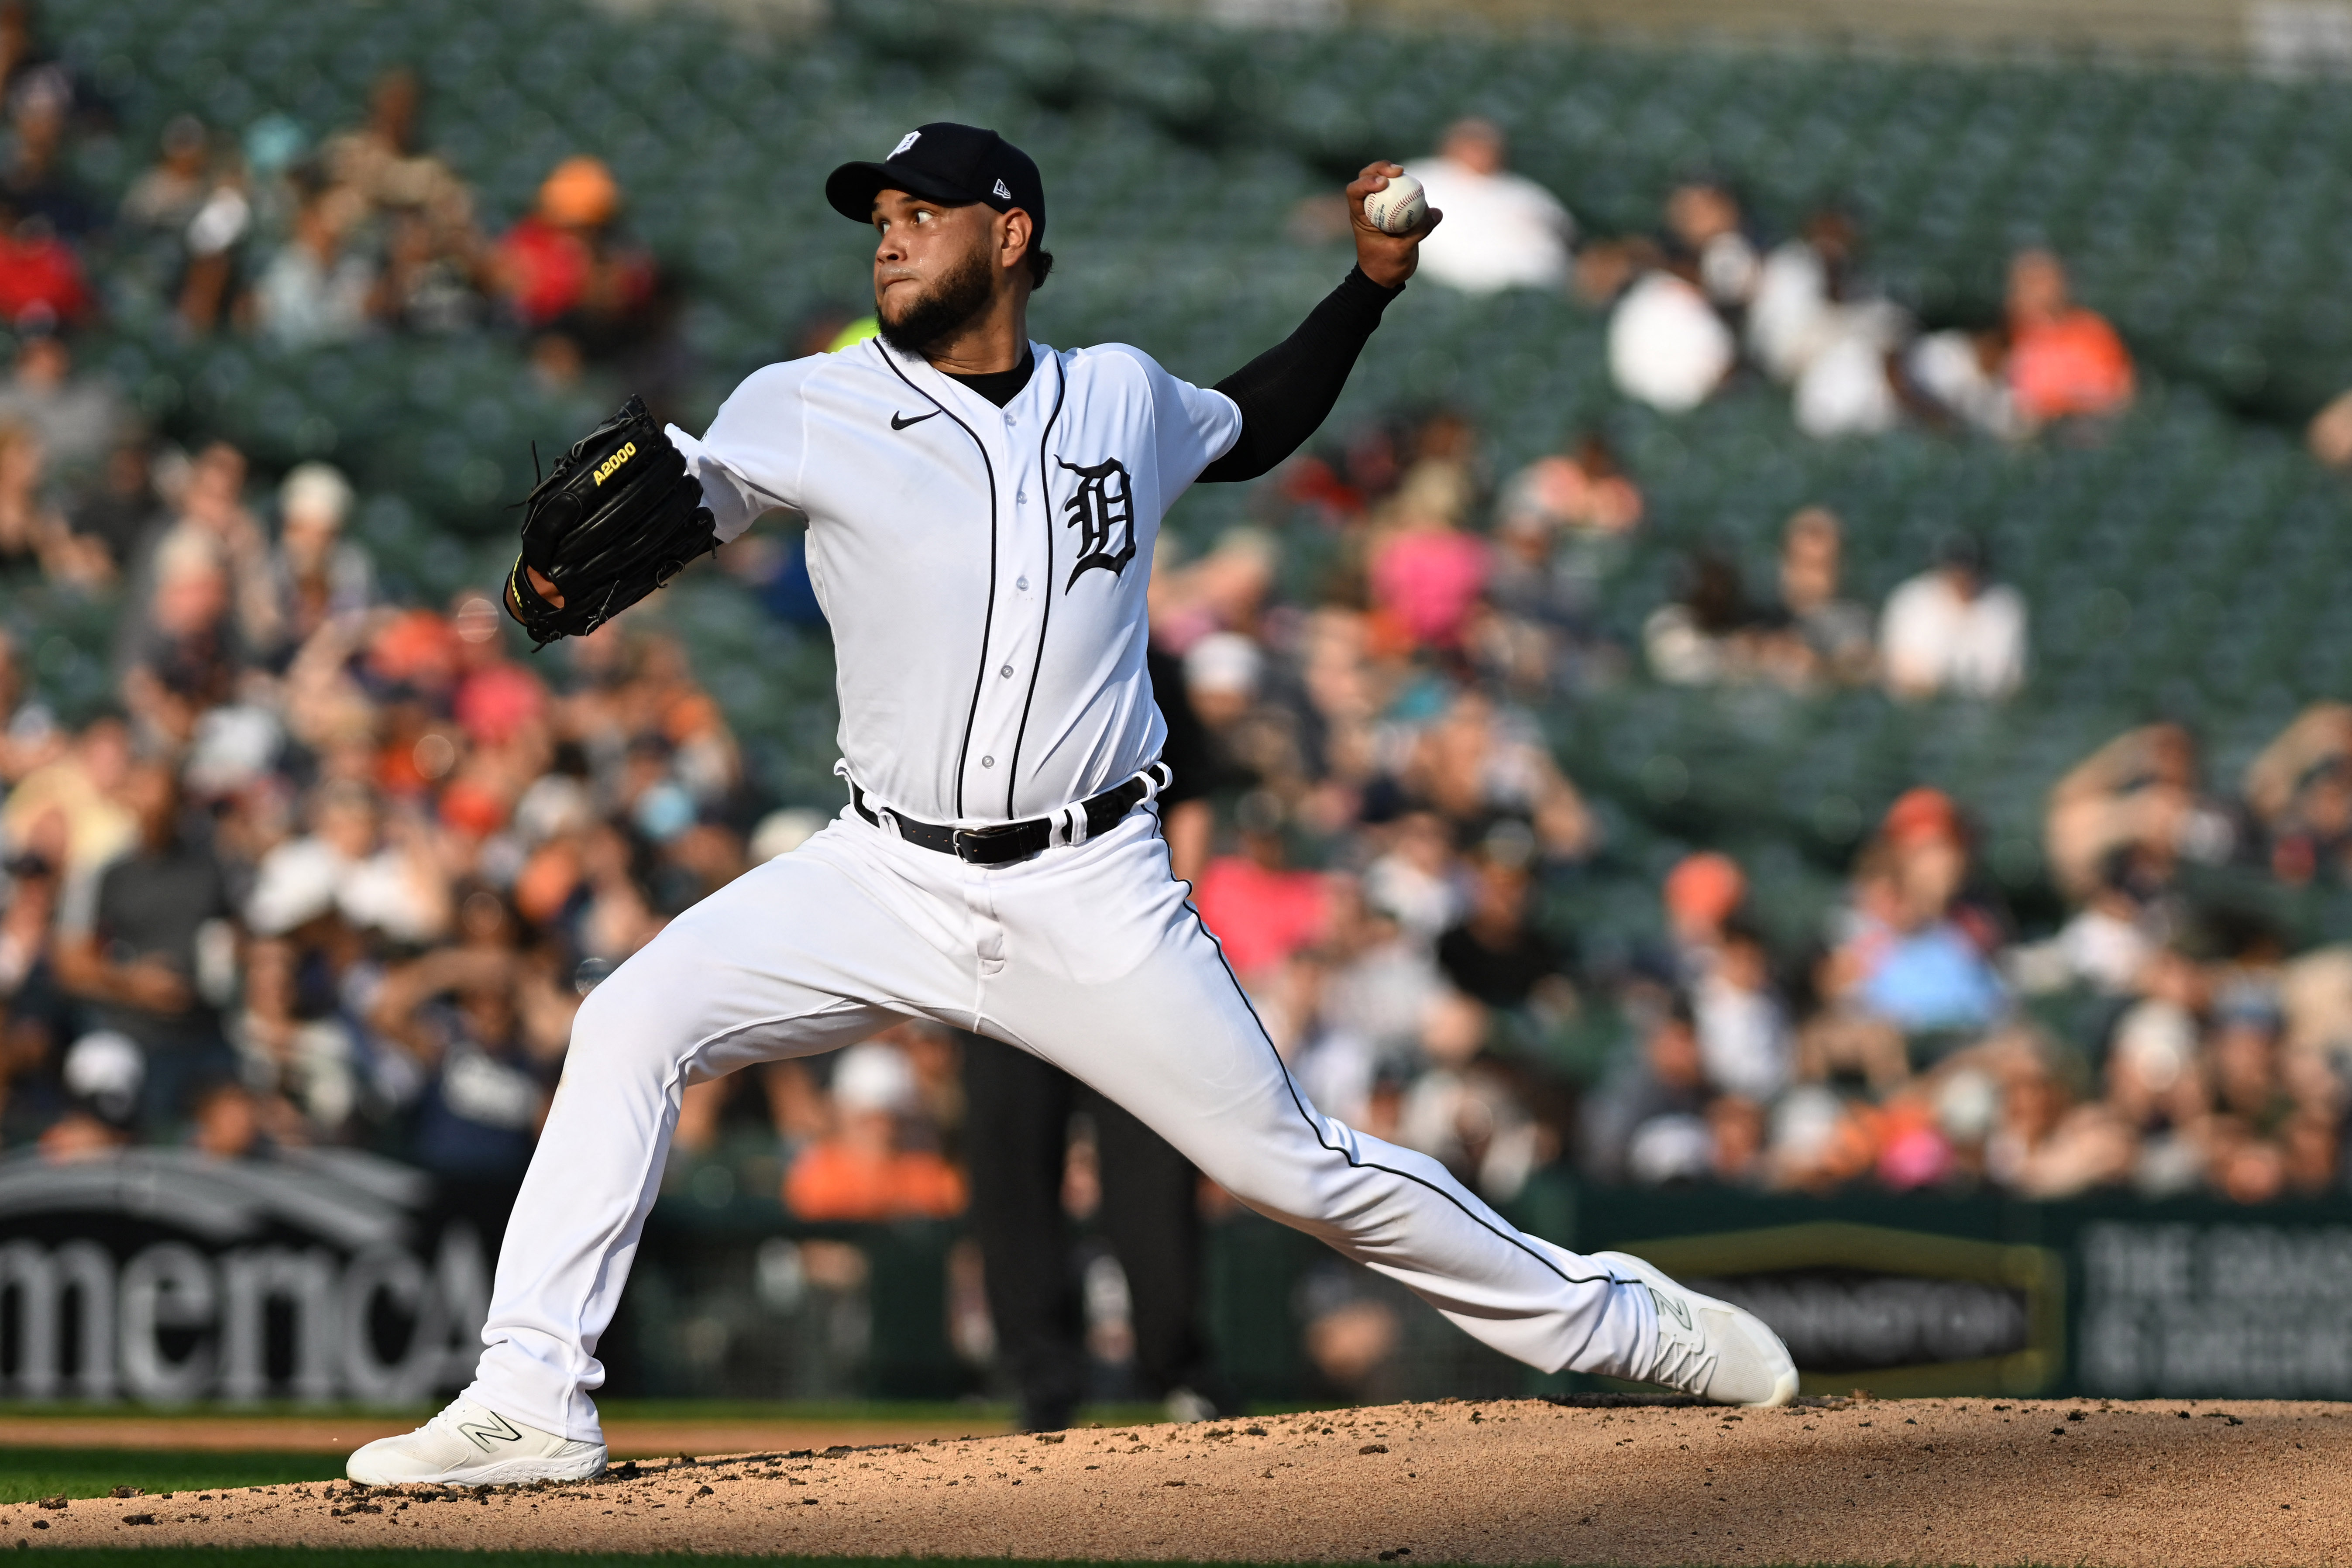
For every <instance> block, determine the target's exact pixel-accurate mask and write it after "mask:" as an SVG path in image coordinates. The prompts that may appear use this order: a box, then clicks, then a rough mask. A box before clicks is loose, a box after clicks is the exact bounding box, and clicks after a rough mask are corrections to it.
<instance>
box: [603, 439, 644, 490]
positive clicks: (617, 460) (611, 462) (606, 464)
mask: <svg viewBox="0 0 2352 1568" xmlns="http://www.w3.org/2000/svg"><path fill="white" fill-rule="evenodd" d="M636 455H637V444H636V443H635V441H632V442H630V443H629V444H628V445H627V446H625V447H622V448H621V449H620V450H619V451H617V452H615V453H614V454H613V455H612V456H611V457H609V458H605V459H604V461H603V462H601V463H599V464H597V465H596V482H597V483H598V484H600V485H601V484H603V483H604V481H605V480H606V479H611V478H612V477H613V470H614V469H615V468H619V467H620V466H621V465H622V464H623V463H625V462H627V461H628V460H629V459H630V458H634V457H635V456H636Z"/></svg>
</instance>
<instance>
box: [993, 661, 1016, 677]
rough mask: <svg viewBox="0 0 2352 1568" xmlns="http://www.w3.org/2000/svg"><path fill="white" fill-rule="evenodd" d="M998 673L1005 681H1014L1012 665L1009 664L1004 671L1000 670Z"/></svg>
mask: <svg viewBox="0 0 2352 1568" xmlns="http://www.w3.org/2000/svg"><path fill="white" fill-rule="evenodd" d="M996 673H997V674H999V675H1001V676H1003V677H1004V679H1007V680H1010V679H1013V667H1012V666H1011V665H1009V664H1008V665H1006V666H1005V667H1004V668H1003V669H1000V670H998V671H997V672H996Z"/></svg>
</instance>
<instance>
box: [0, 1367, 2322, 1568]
mask: <svg viewBox="0 0 2352 1568" xmlns="http://www.w3.org/2000/svg"><path fill="white" fill-rule="evenodd" d="M44 1527H46V1528H44ZM20 1539H22V1540H28V1541H30V1542H33V1543H34V1544H37V1545H42V1546H49V1545H58V1546H64V1545H101V1544H103V1545H131V1544H138V1545H150V1544H152V1545H163V1544H165V1543H167V1542H205V1543H216V1544H239V1545H244V1544H253V1545H267V1544H294V1543H300V1544H304V1545H313V1546H443V1547H530V1548H539V1549H547V1550H559V1551H581V1550H596V1551H606V1552H612V1551H672V1552H676V1551H704V1552H806V1553H812V1554H825V1555H833V1554H842V1555H849V1554H877V1555H898V1554H900V1553H914V1554H919V1555H935V1556H953V1557H988V1556H999V1555H1003V1556H1011V1557H1016V1558H1161V1559H1165V1558H1234V1559H1255V1560H1259V1561H1274V1560H1296V1561H1314V1560H1327V1561H1363V1560H1365V1559H1378V1560H1380V1561H1383V1562H1391V1563H1528V1562H1551V1563H1559V1562H1567V1563H1713V1564H1725V1563H1789V1562H1805V1563H1853V1562H1870V1563H2021V1562H2054V1561H2064V1562H2069V1563H2146V1564H2151V1565H2166V1568H2169V1565H2172V1564H2181V1565H2184V1568H2189V1565H2196V1568H2202V1565H2204V1564H2210V1563H2352V1406H2344V1405H2285V1404H2263V1403H2255V1402H2236V1401H2228V1402H2212V1401H2207V1402H2203V1403H2182V1402H2152V1403H2137V1404H2111V1403H2105V1402H2101V1401H2095V1400H2092V1401H2083V1402H2079V1403H2076V1402H2061V1403H2054V1404H2053V1403H2050V1402H2047V1401H2036V1402H2031V1403H2022V1404H2021V1403H2016V1402H2013V1401H1992V1400H1976V1399H1971V1400H1916V1401H1908V1402H1904V1401H1893V1400H1885V1401H1881V1400H1863V1401H1847V1400H1832V1401H1812V1402H1809V1403H1807V1404H1805V1405H1799V1406H1797V1407H1794V1408H1791V1409H1788V1410H1770V1411H1722V1410H1714V1409H1707V1408H1702V1407H1698V1406H1695V1405H1687V1404H1679V1403H1666V1402H1650V1403H1629V1402H1623V1401H1588V1402H1582V1403H1580V1404H1577V1405H1551V1404H1544V1403H1538V1402H1529V1401H1514V1402H1507V1403H1500V1404H1471V1403H1462V1402H1454V1401H1449V1402H1446V1403H1444V1404H1438V1405H1388V1406H1384V1407H1381V1408H1377V1409H1366V1410H1346V1411H1332V1412H1328V1413H1326V1414H1323V1415H1287V1416H1279V1417H1269V1418H1266V1419H1263V1420H1258V1421H1227V1422H1220V1423H1217V1424H1215V1425H1212V1426H1132V1427H1120V1428H1089V1429H1084V1430H1079V1431H1073V1432H1068V1433H1062V1434H1055V1435H1053V1436H1043V1437H1038V1436H1019V1437H988V1438H974V1439H962V1440H958V1439H935V1440H932V1441H929V1442H925V1443H917V1444H900V1445H897V1446H893V1447H879V1448H856V1449H852V1448H835V1449H833V1450H830V1451H828V1452H826V1453H823V1454H812V1453H806V1452H802V1453H792V1454H762V1455H750V1456H743V1457H740V1458H731V1459H713V1458H699V1459H683V1458H681V1459H677V1460H663V1461H651V1462H644V1461H641V1462H639V1463H637V1464H635V1465H625V1466H622V1467H620V1468H617V1469H616V1470H614V1472H613V1473H612V1474H610V1475H608V1476H606V1477H605V1478H604V1479H602V1480H598V1481H593V1482H587V1483H583V1484H579V1485H572V1486H562V1487H545V1488H538V1489H531V1488H522V1489H509V1490H503V1491H495V1492H479V1493H475V1492H453V1491H448V1490H442V1489H434V1490H426V1489H405V1490H386V1489H376V1490H370V1489H365V1488H354V1487H352V1486H350V1485H349V1484H347V1483H343V1482H337V1483H334V1484H333V1485H331V1486H324V1487H319V1486H281V1487H262V1488H257V1489H252V1490H249V1491H231V1492H215V1493H210V1494H204V1495H199V1494H194V1493H188V1492H183V1493H180V1494H178V1495H177V1496H151V1497H139V1498H131V1499H105V1500H91V1501H84V1500H76V1501H74V1502H72V1503H69V1504H68V1505H66V1506H64V1507H62V1508H59V1507H55V1506H51V1507H46V1508H45V1507H42V1506H40V1505H38V1504H30V1503H26V1504H17V1505H14V1506H11V1507H7V1508H5V1509H0V1542H11V1543H13V1542H15V1541H17V1540H20Z"/></svg>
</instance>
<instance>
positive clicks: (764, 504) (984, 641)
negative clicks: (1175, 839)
mask: <svg viewBox="0 0 2352 1568" xmlns="http://www.w3.org/2000/svg"><path fill="white" fill-rule="evenodd" d="M1030 348H1031V350H1032V352H1033V353H1034V354H1035V355H1036V371H1035V373H1034V374H1032V375H1031V377H1030V378H1029V384H1028V385H1027V386H1026V387H1025V388H1024V389H1023V391H1022V393H1021V395H1019V396H1017V397H1015V398H1014V399H1013V401H1012V402H1011V403H1010V404H1008V405H1005V406H1004V407H1003V408H998V407H997V406H996V405H993V404H992V403H990V402H989V401H988V400H987V399H986V398H984V397H982V396H981V395H979V394H978V393H976V392H973V391H972V390H971V388H969V387H966V386H964V385H963V384H961V383H959V382H957V381H956V380H955V379H954V378H953V377H951V376H948V375H944V374H940V372H939V371H937V370H934V369H933V368H932V367H931V366H930V364H929V363H928V362H926V361H924V360H923V359H921V358H919V357H918V356H914V355H908V354H902V353H898V352H896V351H894V350H893V349H891V348H890V347H889V346H888V345H887V344H885V343H884V342H882V341H881V340H879V339H878V338H877V339H874V340H871V341H869V342H864V343H860V344H858V345H857V346H856V347H855V348H849V349H844V350H842V351H841V352H840V353H833V354H818V355H814V356H813V357H811V358H808V359H802V360H793V361H792V362H790V363H784V364H773V365H770V366H768V367H767V368H766V369H764V370H761V371H757V372H755V373H753V374H751V376H750V377H749V378H747V379H746V380H745V381H744V382H743V384H742V385H740V386H739V387H737V388H736V389H735V393H734V395H733V396H731V397H730V398H729V399H728V400H727V402H726V404H725V405H724V406H722V407H721V408H720V409H719V416H718V417H717V418H716V419H714V420H712V421H711V425H710V430H709V434H708V435H706V436H704V437H702V439H700V440H696V439H695V438H694V437H690V436H688V435H687V434H686V433H685V432H683V431H681V430H679V429H677V427H675V426H672V427H671V429H670V431H669V436H670V439H672V440H673V441H675V442H677V446H678V449H679V450H680V451H682V452H684V453H685V454H686V459H687V463H688V468H689V469H690V471H691V472H693V473H694V475H695V476H696V477H697V478H698V479H700V480H701V482H702V489H703V495H704V497H705V498H706V500H707V501H708V503H709V507H710V510H711V512H712V515H713V516H714V517H715V518H716V519H717V521H718V525H719V538H720V539H722V540H727V539H732V538H734V537H735V536H736V535H738V534H740V533H741V532H742V531H743V530H744V529H745V528H747V527H749V526H750V525H751V521H752V520H753V519H754V518H756V517H758V516H759V515H760V514H761V512H763V511H766V510H770V509H771V508H773V507H779V506H783V507H792V508H793V509H795V510H799V511H802V512H804V513H805V514H807V517H808V520H809V531H808V564H809V579H810V581H811V583H812V584H814V587H815V589H816V595H817V602H818V603H819V604H820V605H823V606H824V614H825V618H826V619H827V620H828V621H830V622H831V623H832V626H833V637H834V647H835V661H836V666H837V669H838V675H837V678H836V679H837V681H838V689H839V693H840V700H841V731H840V744H841V752H842V756H843V758H844V759H845V762H846V763H847V765H848V771H849V773H850V776H851V777H852V778H854V779H856V782H857V784H859V785H860V787H862V788H863V789H864V790H865V791H866V794H867V795H869V796H871V797H873V799H874V801H875V803H876V804H877V805H887V806H890V807H893V808H895V809H897V810H898V811H901V812H904V813H906V814H907V815H908V816H914V817H918V818H920V819H922V820H925V821H929V822H943V823H952V824H957V825H960V826H982V825H985V824H989V823H996V822H1005V821H1012V820H1016V819H1019V818H1024V817H1032V816H1044V815H1045V814H1046V813H1047V812H1050V811H1053V810H1055V808H1057V807H1059V806H1062V805H1067V804H1069V803H1070V802H1072V801H1077V800H1083V799H1085V798H1086V797H1087V796H1088V795H1096V794H1098V793H1099V792H1101V791H1103V790H1106V789H1108V788H1110V787H1112V786H1113V785H1116V784H1119V783H1121V782H1123V781H1124V780H1126V779H1127V778H1129V777H1130V776H1132V775H1133V774H1134V773H1136V772H1137V771H1138V770H1139V769H1140V768H1142V767H1144V766H1146V765H1147V764H1149V763H1150V762H1151V760H1152V759H1153V758H1154V757H1156V756H1158V755H1159V752H1160V742H1162V740H1163V739H1164V738H1165V735H1166V731H1165V727H1164V725H1163V724H1162V722H1161V721H1160V710H1159V708H1158V707H1157V706H1156V705H1155V704H1154V703H1153V701H1152V697H1151V681H1150V676H1149V674H1148V673H1147V672H1146V669H1145V666H1144V644H1145V638H1146V635H1147V634H1146V624H1145V615H1144V591H1145V589H1146V587H1147V585H1148V584H1149V583H1150V575H1151V552H1152V544H1153V542H1154V540H1155V539H1156V538H1157V537H1158V535H1159V531H1160V519H1161V518H1162V517H1164V516H1165V515H1166V514H1167V511H1168V509H1169V508H1170V507H1171V506H1172V505H1174V504H1175V501H1176V498H1177V497H1178V496H1180V495H1181V494H1183V492H1184V489H1185V487H1186V486H1188V485H1190V484H1191V483H1192V480H1193V479H1195V478H1197V477H1198V476H1199V474H1200V472H1201V470H1202V468H1206V467H1207V466H1208V465H1209V464H1210V463H1212V462H1213V461H1215V460H1216V459H1217V458H1220V457H1222V456H1223V455H1224V453H1225V452H1226V451H1227V450H1228V449H1229V448H1231V447H1232V446H1233V444H1234V440H1235V439H1236V438H1237V437H1239V435H1240V433H1241V412H1240V410H1238V409H1237V408H1235V407H1234V404H1233V400H1232V399H1230V398H1228V397H1226V396H1225V395H1223V393H1220V392H1215V391H1211V390H1208V389H1205V388H1202V387H1198V386H1193V385H1191V384H1187V383H1185V382H1181V381H1179V380H1177V379H1176V378H1175V377H1174V376H1172V375H1170V374H1168V373H1167V372H1166V371H1165V370H1162V369H1161V368H1160V365H1159V364H1158V363H1156V362H1154V361H1153V360H1152V359H1151V357H1150V355H1148V354H1146V353H1142V352H1141V351H1140V350H1137V349H1132V348H1129V347H1127V346H1126V345H1124V344H1119V343H1111V344H1106V345H1104V346H1102V347H1099V348H1091V349H1076V350H1070V351H1066V352H1057V351H1055V350H1054V349H1050V348H1048V347H1046V346H1045V344H1044V343H1032V344H1031V345H1030Z"/></svg>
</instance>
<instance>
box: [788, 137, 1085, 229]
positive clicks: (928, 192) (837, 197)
mask: <svg viewBox="0 0 2352 1568" xmlns="http://www.w3.org/2000/svg"><path fill="white" fill-rule="evenodd" d="M886 190H891V191H905V192H906V193H908V195H915V196H920V197H922V198H924V199H925V200H927V201H935V202H945V203H948V204H949V205H960V204H962V203H966V202H980V203H983V204H985V205H989V206H992V207H994V208H995V209H996V210H997V211H998V212H1009V211H1011V210H1012V209H1013V208H1014V207H1019V208H1021V209H1022V210H1023V211H1024V212H1026V213H1027V214H1028V215H1029V222H1030V224H1031V226H1032V230H1031V232H1032V243H1033V244H1034V243H1036V242H1037V241H1039V240H1042V239H1043V237H1044V236H1045V181H1044V180H1042V179H1041V178H1039V176H1038V174H1037V165H1036V164H1035V163H1034V162H1032V161H1031V159H1030V157H1029V155H1028V154H1027V153H1024V152H1023V151H1021V149H1020V148H1018V147H1015V146H1013V144H1012V143H1011V142H1007V141H1005V140H1004V138H1003V137H1002V136H999V135H998V134H997V133H996V132H993V131H989V130H985V129H983V128H982V127H980V126H977V125H958V124H956V123H955V122H954V121H947V120H935V121H931V122H930V123H929V124H928V125H918V126H917V127H915V129H913V130H912V131H909V132H907V133H906V134H905V135H904V136H901V137H899V138H898V145H897V146H896V147H893V148H891V149H890V155H889V156H888V157H887V158H885V159H884V160H882V162H880V163H844V164H843V165H842V166H841V167H840V168H838V169H835V171H834V172H833V173H832V174H831V175H830V176H828V177H827V178H826V180H825V182H824V199H825V201H826V203H827V204H828V205H831V206H832V208H833V210H834V211H835V212H837V213H839V214H841V215H842V216H844V217H846V218H851V219H854V220H856V222H858V223H866V222H870V221H871V220H872V218H873V216H874V198H875V196H876V195H877V194H878V193H879V192H882V191H886Z"/></svg>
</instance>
